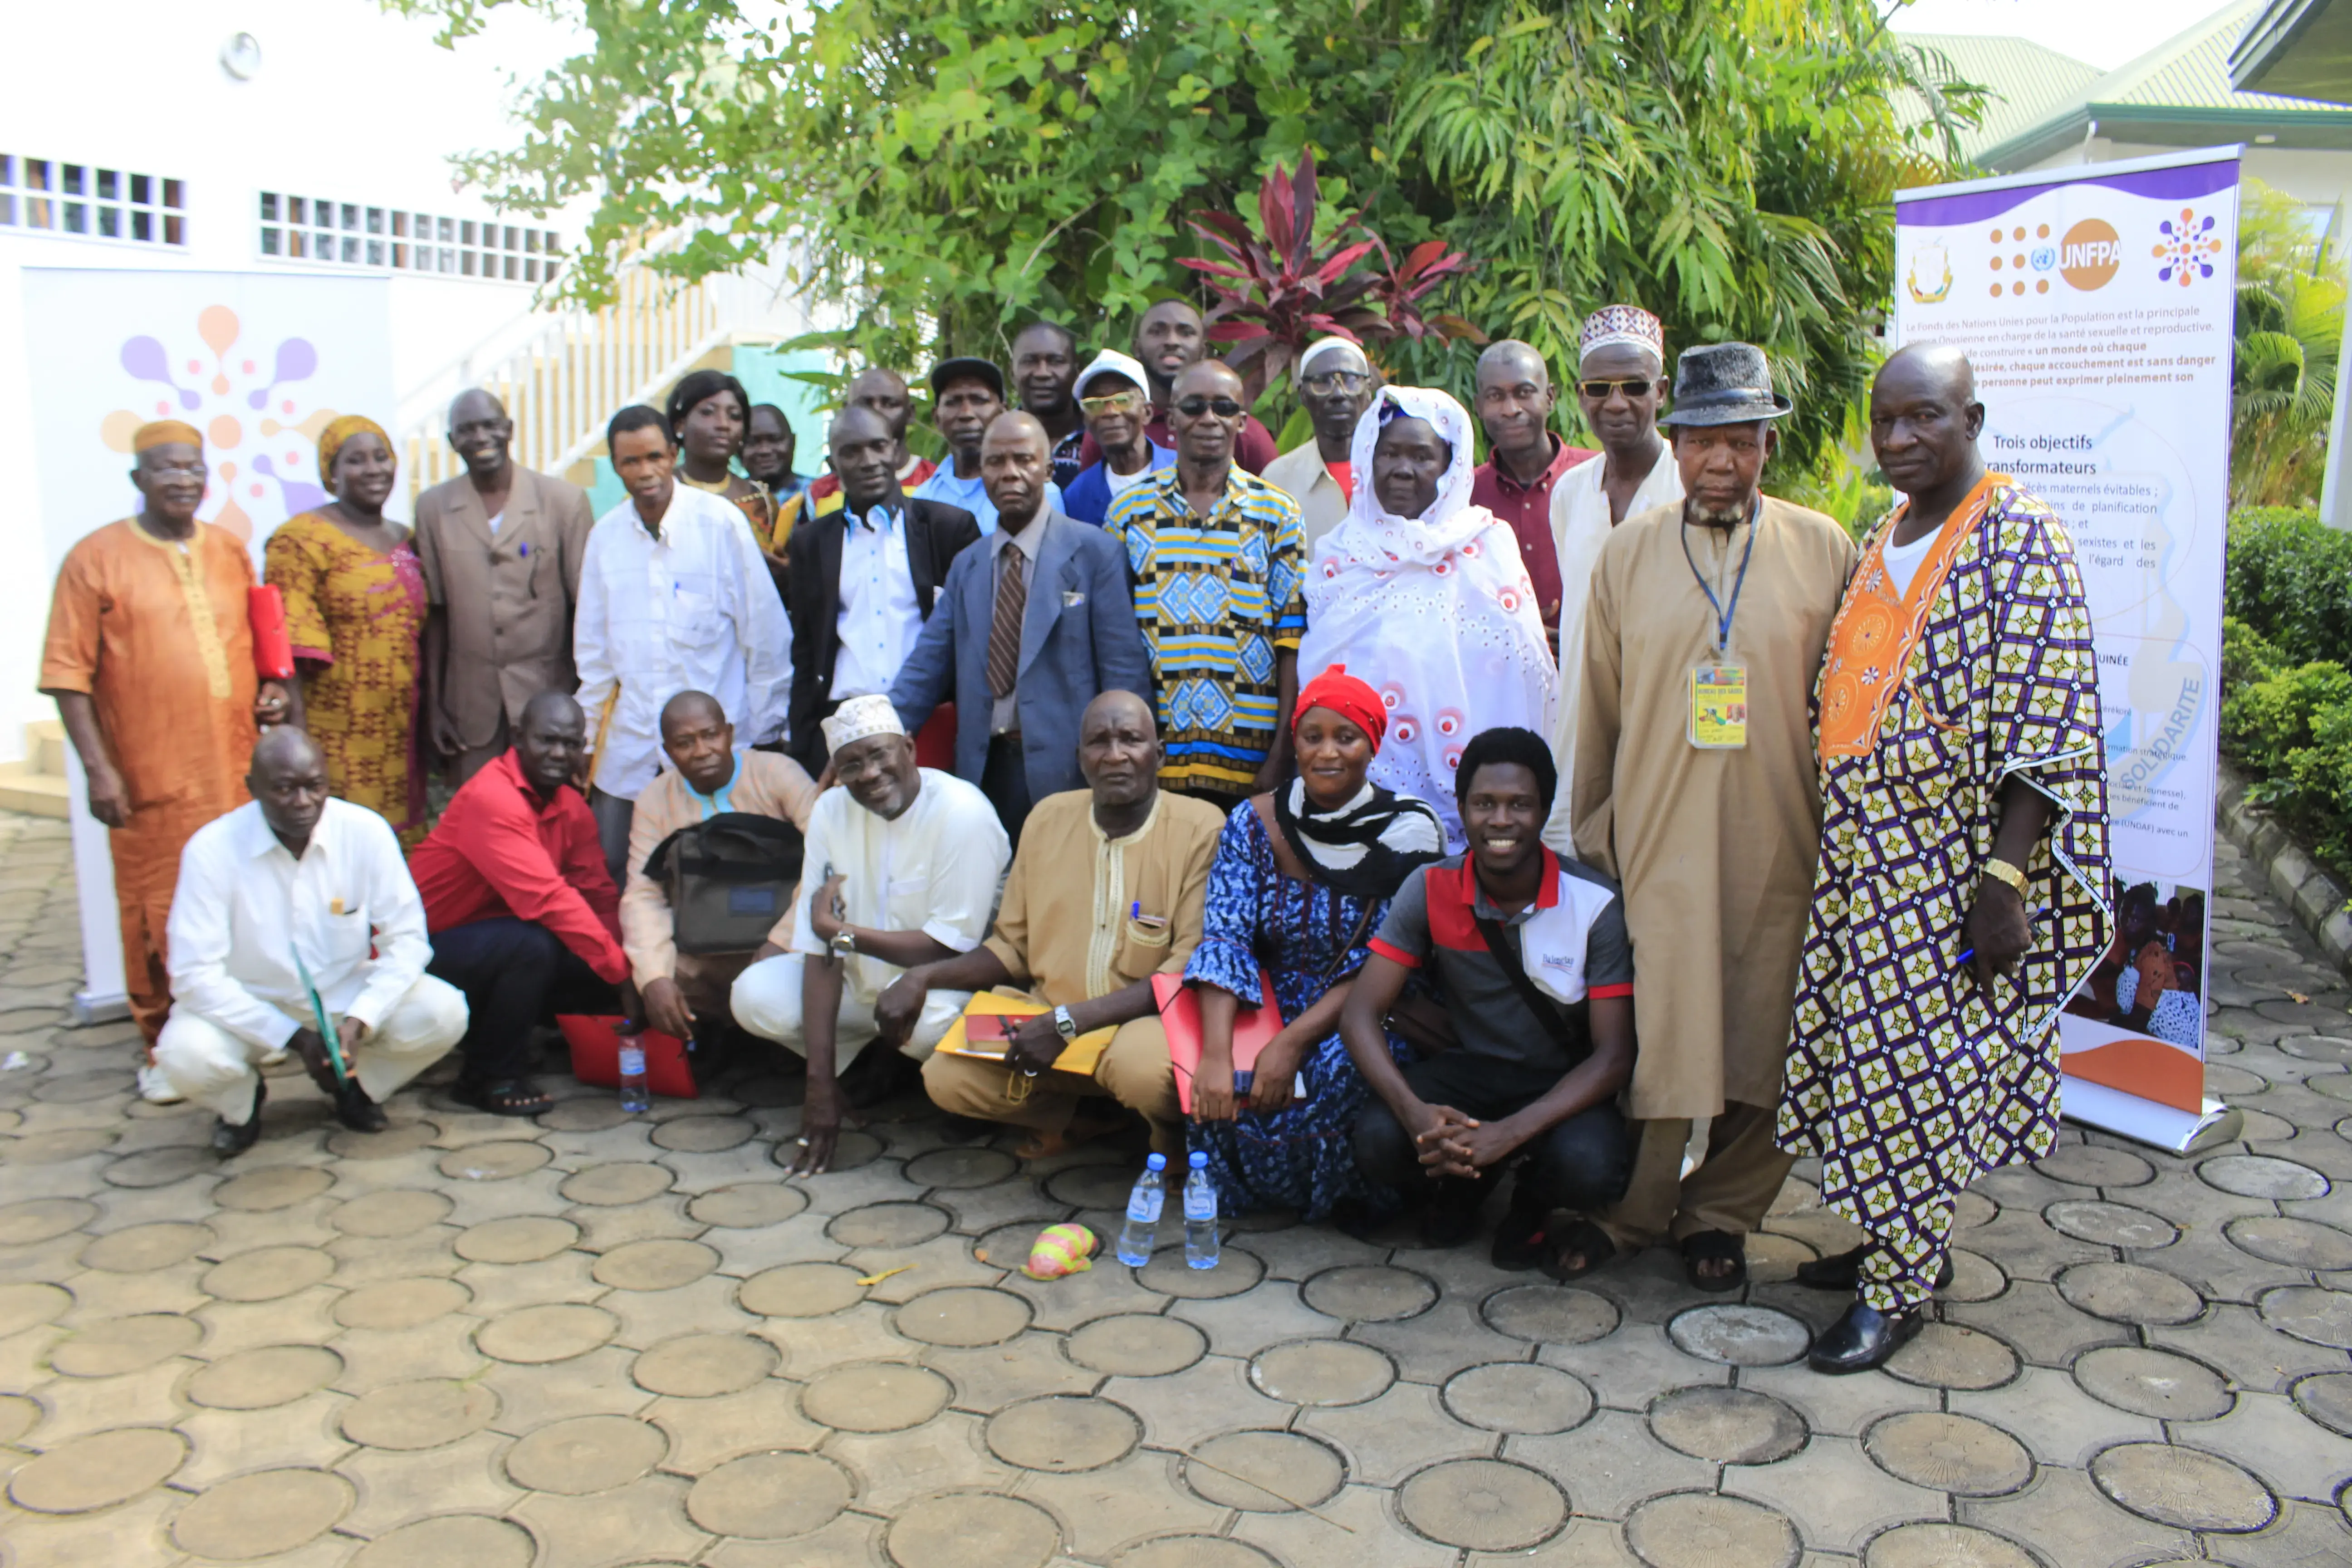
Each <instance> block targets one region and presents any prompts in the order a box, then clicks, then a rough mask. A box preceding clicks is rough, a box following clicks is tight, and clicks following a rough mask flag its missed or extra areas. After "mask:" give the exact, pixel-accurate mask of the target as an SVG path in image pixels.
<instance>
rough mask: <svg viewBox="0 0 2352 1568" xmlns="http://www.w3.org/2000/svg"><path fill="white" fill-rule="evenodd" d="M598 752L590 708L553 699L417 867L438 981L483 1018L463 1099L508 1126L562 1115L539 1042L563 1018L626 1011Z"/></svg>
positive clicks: (429, 842) (424, 849) (469, 1045)
mask: <svg viewBox="0 0 2352 1568" xmlns="http://www.w3.org/2000/svg"><path fill="white" fill-rule="evenodd" d="M587 748H588V721H587V718H586V716H585V715H584V714H583V713H582V712H581V710H580V704H579V703H577V702H575V701H573V700H572V699H571V698H569V697H567V696H565V695H563V694H562V692H558V691H543V692H541V693H540V694H539V695H538V696H537V697H534V698H532V699H531V700H530V702H529V703H528V704H526V705H525V706H524V708H523V710H522V721H521V722H520V724H519V725H517V726H516V729H515V742H514V749H513V750H512V751H510V752H507V753H506V754H505V755H504V756H501V757H499V759H498V760H497V761H496V762H493V763H490V764H489V765H488V766H487V767H485V768H483V769H482V771H481V772H480V773H476V774H475V775H474V776H473V777H472V778H470V779H468V780H467V781H466V784H465V786H464V787H463V788H461V789H459V790H458V791H457V795H456V797H455V798H453V799H452V800H451V801H450V802H449V809H448V810H446V811H445V812H443V813H442V814H441V821H440V824H439V825H438V826H436V827H435V828H434V829H433V832H432V835H431V837H427V838H426V839H425V842H424V843H422V844H420V845H418V846H417V847H416V849H415V853H413V854H412V855H410V857H409V861H408V868H409V872H410V874H411V875H412V876H414V877H415V879H416V890H417V891H418V892H419V893H421V894H422V895H423V896H424V899H425V927H426V929H427V931H430V932H431V934H432V938H433V962H432V963H431V964H429V965H427V966H426V969H425V973H428V974H433V975H437V976H439V977H440V978H441V979H443V980H446V981H447V982H448V983H449V984H452V985H455V986H456V987H457V989H458V990H460V991H463V992H464V993H465V994H466V1005H467V1007H468V1008H469V1009H470V1010H471V1022H470V1023H469V1025H468V1026H467V1030H466V1037H465V1039H464V1040H463V1041H461V1042H459V1046H458V1049H459V1050H460V1051H461V1052H462V1053H463V1054H464V1057H465V1061H466V1066H465V1069H464V1070H463V1071H462V1072H461V1073H460V1074H459V1075H458V1079H457V1085H456V1087H455V1088H454V1089H452V1091H451V1092H452V1093H454V1094H455V1095H456V1096H457V1098H458V1099H459V1100H464V1101H465V1102H466V1103H467V1104H468V1105H472V1106H475V1107H478V1109H480V1110H487V1111H489V1112H490V1113H491V1114H492V1115H495V1116H536V1115H538V1114H539V1113H540V1112H541V1111H542V1110H547V1109H548V1108H549V1107H550V1106H551V1105H552V1104H553V1103H554V1101H553V1100H550V1099H549V1098H548V1097H547V1096H546V1095H543V1094H541V1093H540V1092H539V1090H538V1089H537V1088H536V1087H534V1086H533V1085H532V1083H531V1081H530V1069H531V1065H532V1063H531V1053H530V1039H531V1030H532V1028H533V1027H534V1026H537V1025H538V1024H540V1023H541V1022H544V1021H545V1020H546V1019H547V1018H548V1017H550V1016H551V1015H552V1014H554V1013H556V1012H566V1013H573V1012H577V1013H610V1012H612V1011H614V1006H615V1005H616V997H615V994H614V988H615V987H617V986H619V985H620V984H622V983H624V982H625V981H626V980H627V979H628V976H629V960H628V957H627V955H626V954H625V953H624V952H622V951H621V917H620V908H621V896H620V894H619V892H618V891H617V890H616V889H614V886H613V878H612V874H611V873H610V872H609V871H607V870H606V869H605V867H604V849H603V847H601V846H600V845H599V843H598V841H597V837H596V819H595V817H594V816H593V815H591V814H590V812H589V810H588V803H587V802H586V801H584V800H583V799H581V798H580V792H579V791H577V790H575V789H573V788H572V784H571V780H572V776H573V775H574V774H575V773H578V772H579V769H580V764H581V761H582V758H583V755H584V754H585V752H586V751H587Z"/></svg>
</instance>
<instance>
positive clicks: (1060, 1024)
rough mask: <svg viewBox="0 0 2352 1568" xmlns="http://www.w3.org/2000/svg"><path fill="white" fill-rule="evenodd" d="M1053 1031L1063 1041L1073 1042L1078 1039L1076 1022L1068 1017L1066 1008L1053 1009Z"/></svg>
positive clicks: (1068, 1012)
mask: <svg viewBox="0 0 2352 1568" xmlns="http://www.w3.org/2000/svg"><path fill="white" fill-rule="evenodd" d="M1054 1029H1055V1033H1057V1034H1059V1035H1060V1036H1061V1037H1062V1038H1064V1039H1065V1040H1075V1039H1076V1038H1077V1037H1078V1026H1077V1022H1076V1020H1075V1019H1073V1018H1072V1017H1071V1016H1070V1010H1069V1009H1068V1008H1067V1007H1056V1008H1055V1009H1054Z"/></svg>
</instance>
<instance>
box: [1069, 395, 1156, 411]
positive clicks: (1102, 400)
mask: <svg viewBox="0 0 2352 1568" xmlns="http://www.w3.org/2000/svg"><path fill="white" fill-rule="evenodd" d="M1143 407H1144V404H1143V394H1141V393H1140V392H1106V393H1104V394H1103V395H1101V396H1100V397H1081V398H1079V399H1078V408H1079V410H1080V412H1082V413H1087V414H1140V413H1142V412H1143Z"/></svg>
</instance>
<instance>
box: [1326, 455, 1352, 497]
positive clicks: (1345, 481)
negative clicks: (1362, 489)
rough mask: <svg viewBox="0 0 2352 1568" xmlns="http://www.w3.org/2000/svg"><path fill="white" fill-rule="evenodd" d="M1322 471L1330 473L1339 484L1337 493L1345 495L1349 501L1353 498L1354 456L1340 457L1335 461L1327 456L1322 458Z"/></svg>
mask: <svg viewBox="0 0 2352 1568" xmlns="http://www.w3.org/2000/svg"><path fill="white" fill-rule="evenodd" d="M1323 471H1324V472H1325V473H1327V474H1328V475H1330V476H1331V478H1332V479H1334V480H1335V481H1336V482H1337V483H1338V484H1339V493H1340V494H1341V495H1342V496H1345V497H1346V498H1347V499H1348V500H1349V501H1350V502H1352V501H1354V500H1355V499H1356V462H1355V459H1354V458H1340V459H1339V461H1338V462H1336V463H1335V462H1332V461H1331V460H1330V459H1329V458H1325V459H1324V460H1323Z"/></svg>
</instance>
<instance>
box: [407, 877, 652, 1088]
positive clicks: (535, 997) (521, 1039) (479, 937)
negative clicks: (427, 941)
mask: <svg viewBox="0 0 2352 1568" xmlns="http://www.w3.org/2000/svg"><path fill="white" fill-rule="evenodd" d="M425 973H427V974H431V975H436V976H438V977H439V978H441V979H443V980H446V981H447V982H448V983H449V984H452V985H455V986H456V987H457V989H458V990H460V991H463V992H464V993H465V994H466V1005H467V1009H468V1010H469V1014H470V1016H468V1018H467V1024H466V1037H465V1038H464V1039H463V1040H460V1041H459V1042H458V1043H457V1049H458V1050H459V1052H460V1053H461V1054H462V1055H463V1056H464V1058H465V1064H466V1065H465V1068H464V1071H463V1075H462V1076H463V1077H464V1078H465V1079H466V1081H467V1082H468V1083H500V1082H504V1081H505V1080H507V1079H519V1078H524V1077H527V1076H529V1075H530V1071H531V1069H532V1068H534V1067H535V1066H537V1065H538V1064H537V1063H536V1062H535V1061H533V1059H532V1058H531V1051H530V1032H531V1030H532V1029H533V1028H534V1027H535V1026H538V1025H541V1024H544V1023H550V1022H552V1021H553V1019H554V1017H555V1015H556V1014H558V1013H594V1014H607V1013H612V1012H614V1011H616V1010H617V1009H618V1008H619V1006H620V992H619V990H618V989H617V988H616V987H614V986H613V985H610V984H606V983H605V982H604V981H603V980H600V979H598V978H597V977H596V972H595V971H594V970H593V969H591V968H589V967H588V965H587V963H586V962H585V961H584V960H583V959H582V958H581V957H580V955H579V954H578V953H576V952H572V950H571V949H570V948H568V947H566V946H564V945H563V942H562V938H560V937H558V936H557V935H556V934H555V933H554V932H553V931H549V930H548V929H547V928H546V927H545V926H543V925H541V924H540V923H539V922H538V921H526V920H519V919H517V918H516V917H515V916H513V915H500V916H499V917H497V918H496V919H494V920H487V921H473V922H472V923H470V924H468V925H461V926H452V927H450V928H449V929H448V930H447V931H437V932H436V933H435V934H434V937H433V962H432V963H428V964H426V965H425Z"/></svg>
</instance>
